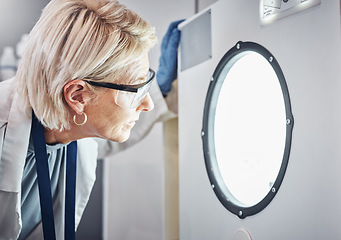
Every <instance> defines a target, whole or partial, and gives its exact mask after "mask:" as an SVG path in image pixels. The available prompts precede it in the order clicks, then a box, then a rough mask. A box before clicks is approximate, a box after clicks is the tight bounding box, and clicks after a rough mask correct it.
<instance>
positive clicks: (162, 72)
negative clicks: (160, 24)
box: [156, 20, 184, 96]
mask: <svg viewBox="0 0 341 240" xmlns="http://www.w3.org/2000/svg"><path fill="white" fill-rule="evenodd" d="M183 21H184V20H179V21H175V22H172V23H171V24H170V26H169V27H168V30H167V33H166V35H165V36H164V37H163V39H162V43H161V56H160V59H159V70H158V71H157V73H156V80H157V82H158V84H159V87H160V90H161V92H162V94H163V95H164V96H165V95H166V94H167V93H168V92H169V91H170V90H171V87H172V83H173V81H174V80H175V79H176V78H177V72H178V69H177V67H178V46H179V42H180V35H181V32H180V31H179V29H178V25H179V24H180V23H181V22H183Z"/></svg>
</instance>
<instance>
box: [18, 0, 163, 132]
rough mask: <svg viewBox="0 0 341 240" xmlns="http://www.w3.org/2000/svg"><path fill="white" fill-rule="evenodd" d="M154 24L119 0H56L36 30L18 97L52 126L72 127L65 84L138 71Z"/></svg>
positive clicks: (23, 65)
mask: <svg viewBox="0 0 341 240" xmlns="http://www.w3.org/2000/svg"><path fill="white" fill-rule="evenodd" d="M155 43H156V36H155V29H154V28H153V27H152V26H151V25H150V24H149V23H148V22H146V21H145V20H143V19H142V18H141V17H140V16H139V15H137V14H136V13H134V12H132V11H131V10H129V9H127V8H126V7H125V6H124V5H121V4H120V3H118V2H117V1H102V0H52V1H51V2H50V3H49V4H48V5H47V6H46V7H45V9H44V10H43V13H42V16H41V17H40V19H39V21H38V22H37V24H36V25H35V27H34V28H33V30H32V31H31V33H30V35H29V40H28V43H27V46H26V49H25V52H24V54H23V58H22V61H21V64H20V66H19V69H18V72H17V76H16V81H17V83H18V91H19V98H20V99H21V100H22V101H23V102H24V103H25V104H27V105H28V106H30V107H32V109H33V111H34V113H35V114H36V116H37V118H38V119H39V120H40V121H41V122H42V124H43V125H44V126H45V127H48V128H50V129H59V130H63V129H69V128H70V124H69V116H68V110H67V104H66V102H65V100H64V96H63V87H64V85H65V84H66V83H67V82H69V81H71V80H73V79H91V80H93V81H103V80H105V79H107V78H109V77H110V79H111V81H112V82H115V81H118V80H119V79H122V78H123V77H127V76H129V77H133V76H135V75H136V74H137V72H138V71H139V68H140V67H139V63H140V61H141V58H142V55H143V53H145V52H146V51H149V49H150V48H151V47H152V46H153V45H154V44H155Z"/></svg>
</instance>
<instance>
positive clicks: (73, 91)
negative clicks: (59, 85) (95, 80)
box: [63, 79, 94, 114]
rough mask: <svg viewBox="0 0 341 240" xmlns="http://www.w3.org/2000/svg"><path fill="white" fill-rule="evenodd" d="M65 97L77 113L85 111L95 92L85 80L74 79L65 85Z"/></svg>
mask: <svg viewBox="0 0 341 240" xmlns="http://www.w3.org/2000/svg"><path fill="white" fill-rule="evenodd" d="M63 90H64V92H63V93H64V99H65V101H66V102H67V104H68V105H69V107H70V108H72V109H73V110H74V111H75V112H76V113H78V114H81V113H82V112H84V109H85V106H86V105H87V104H88V103H89V102H90V100H91V99H93V95H94V93H93V92H92V91H91V90H90V89H89V88H88V86H87V84H86V83H85V82H84V81H83V80H79V79H76V80H72V81H70V82H68V83H67V84H65V86H64V89H63Z"/></svg>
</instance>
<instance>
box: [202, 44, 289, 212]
mask: <svg viewBox="0 0 341 240" xmlns="http://www.w3.org/2000/svg"><path fill="white" fill-rule="evenodd" d="M293 123H294V120H293V116H292V113H291V106H290V98H289V93H288V89H287V85H286V82H285V78H284V75H283V72H282V70H281V68H280V66H279V64H278V62H277V61H276V59H275V57H274V56H273V55H272V54H271V53H270V52H269V51H268V50H266V49H265V48H264V47H262V46H261V45H259V44H256V43H253V42H238V43H237V44H236V46H234V47H233V48H232V49H230V50H229V51H228V52H227V53H226V54H225V56H224V57H223V58H222V60H221V61H220V62H219V64H218V66H217V68H216V70H215V72H214V74H213V77H212V79H211V83H210V86H209V89H208V92H207V96H206V103H205V110H204V117H203V130H202V136H203V147H204V156H205V163H206V169H207V172H208V176H209V179H210V182H211V186H212V188H213V190H214V192H215V194H216V195H217V197H218V199H219V200H220V202H221V203H222V204H223V205H224V206H225V207H226V208H227V209H228V210H229V211H230V212H232V213H234V214H236V215H237V216H238V217H240V218H245V217H247V216H250V215H253V214H256V213H258V212H260V211H262V210H263V209H264V208H265V207H266V206H267V205H268V204H269V203H270V202H271V200H272V199H273V198H274V196H275V195H276V193H277V191H278V189H279V187H280V185H281V182H282V180H283V177H284V174H285V171H286V168H287V164H288V159H289V153H290V146H291V134H292V128H293Z"/></svg>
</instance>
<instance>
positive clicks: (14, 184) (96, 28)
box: [0, 0, 165, 239]
mask: <svg viewBox="0 0 341 240" xmlns="http://www.w3.org/2000/svg"><path fill="white" fill-rule="evenodd" d="M155 42H156V37H155V35H154V28H153V27H151V26H150V25H149V24H148V23H147V22H146V21H144V20H143V19H141V18H140V17H139V16H138V15H137V14H135V13H134V12H132V11H130V10H128V9H126V8H125V7H124V6H123V5H120V4H119V3H118V2H116V1H110V2H107V1H100V0H83V1H82V0H52V1H51V2H50V3H49V4H48V5H47V7H46V8H45V9H44V11H43V13H42V16H41V18H40V20H39V21H38V22H37V24H36V25H35V27H34V28H33V30H32V32H31V33H30V37H29V42H28V45H27V47H26V51H25V53H24V56H23V58H22V61H21V65H20V66H19V69H18V72H17V75H16V77H15V78H14V79H11V80H7V81H4V82H2V83H1V84H0V94H1V98H0V101H1V104H0V206H1V207H0V239H42V238H43V235H44V238H45V239H64V237H65V239H74V234H75V228H76V226H77V225H78V223H79V221H80V218H81V215H82V213H83V210H84V208H85V206H86V204H87V201H88V198H89V195H90V191H91V188H92V186H93V182H94V179H95V168H96V159H97V157H98V144H97V143H96V142H95V141H94V140H93V139H92V137H96V138H101V139H106V140H111V141H115V142H124V141H126V140H127V139H128V137H129V135H130V132H131V129H132V128H133V127H134V125H135V123H136V122H137V121H138V120H139V117H140V114H141V112H144V111H145V112H147V111H150V110H152V109H153V108H154V103H153V101H152V99H151V97H150V95H149V88H150V86H151V84H152V82H153V78H154V76H155V72H154V71H153V70H152V69H150V68H149V62H148V51H149V50H150V48H151V47H152V46H153V45H154V44H155ZM157 91H159V90H157ZM157 94H158V95H157V96H156V101H155V102H156V104H159V100H158V99H157V98H158V97H159V99H160V102H162V101H163V100H162V101H161V98H162V94H161V93H160V92H158V93H157ZM160 96H161V97H160ZM156 110H157V109H156ZM163 112H165V107H164V106H163V105H162V106H161V110H160V108H159V109H158V110H157V111H156V114H152V115H151V116H152V117H151V118H152V120H151V121H150V120H149V121H148V122H149V126H150V125H151V124H152V122H153V120H155V119H156V118H158V117H159V116H160V115H161V114H162V113H163ZM149 126H146V127H144V129H145V130H146V129H148V128H149ZM143 133H144V131H142V132H141V133H140V135H143ZM138 135H139V134H138ZM77 140H78V141H77ZM102 149H103V148H102ZM76 159H77V165H76ZM76 171H77V174H76ZM76 183H77V188H76V189H75V184H76ZM40 209H41V211H40ZM41 223H42V224H41Z"/></svg>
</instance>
